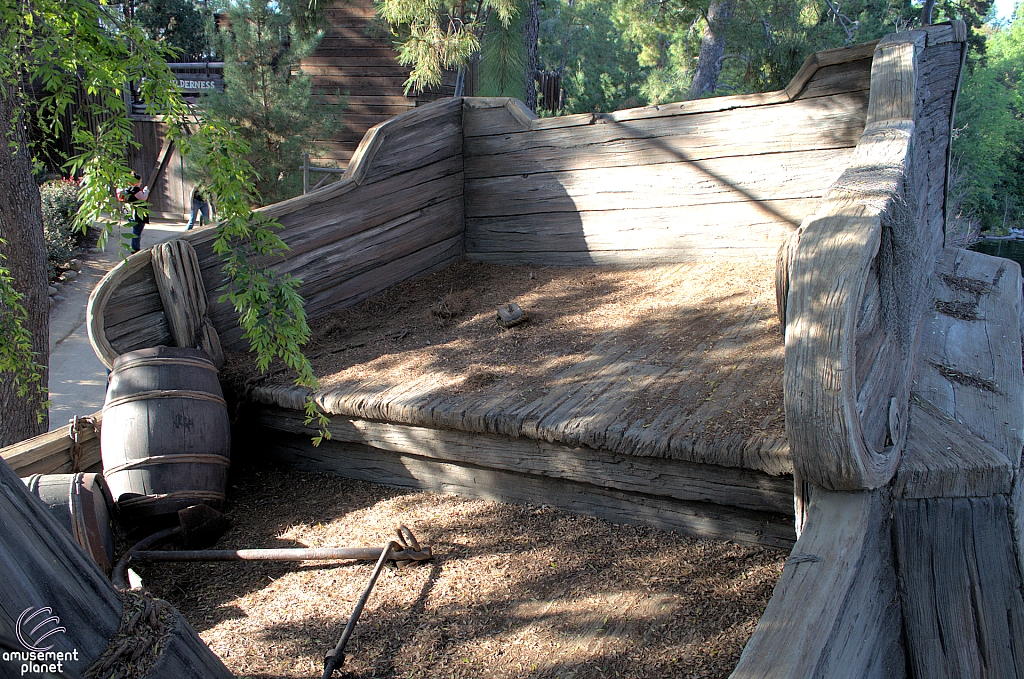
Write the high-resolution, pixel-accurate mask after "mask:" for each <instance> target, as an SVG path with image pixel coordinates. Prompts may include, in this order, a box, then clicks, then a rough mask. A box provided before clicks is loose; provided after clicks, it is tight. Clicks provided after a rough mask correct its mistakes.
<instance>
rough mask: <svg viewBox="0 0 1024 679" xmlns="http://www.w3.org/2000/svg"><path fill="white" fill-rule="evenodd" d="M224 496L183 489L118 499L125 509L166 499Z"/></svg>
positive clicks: (216, 499) (222, 498) (215, 497)
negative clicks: (174, 491)
mask: <svg viewBox="0 0 1024 679" xmlns="http://www.w3.org/2000/svg"><path fill="white" fill-rule="evenodd" d="M224 497H225V495H224V493H214V492H206V491H196V490H187V491H186V490H183V491H178V492H176V493H163V494H162V495H142V496H140V497H133V498H128V499H126V500H118V501H117V504H119V505H120V506H121V507H122V508H124V509H134V508H136V507H147V506H149V505H153V504H156V503H158V502H162V501H164V500H210V501H222V500H224Z"/></svg>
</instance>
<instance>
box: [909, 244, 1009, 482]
mask: <svg viewBox="0 0 1024 679" xmlns="http://www.w3.org/2000/svg"><path fill="white" fill-rule="evenodd" d="M1020 290H1021V273H1020V267H1019V266H1018V265H1017V263H1016V262H1012V261H1010V260H1007V259H1003V258H999V257H990V256H988V255H983V254H981V253H978V252H971V251H968V250H959V249H955V248H947V249H946V250H944V251H943V253H942V256H941V257H940V258H939V261H938V263H937V265H936V278H935V282H934V290H933V297H932V304H931V305H930V308H929V309H928V312H927V314H926V315H925V319H924V327H923V329H922V333H921V346H920V351H919V354H918V359H917V363H916V365H915V370H914V393H915V394H917V395H919V396H920V398H922V399H924V400H927V401H928V402H929V403H931V404H932V405H933V406H934V407H935V408H937V409H938V410H939V411H940V412H941V413H942V414H943V415H945V416H946V417H947V418H949V419H951V420H953V421H954V422H956V423H958V424H960V425H961V426H962V427H964V428H965V429H967V430H968V431H970V432H972V433H973V434H974V436H976V437H978V438H980V439H981V440H982V441H985V442H987V443H988V444H989V445H991V446H992V447H993V448H994V449H995V450H996V451H998V452H999V454H1000V455H1001V457H1002V459H1003V460H1004V461H1005V462H1006V463H1007V464H1008V465H1009V466H1010V469H1011V470H1012V471H1013V472H1014V473H1016V470H1017V469H1018V468H1019V465H1020V458H1021V448H1022V447H1024V374H1022V372H1021V336H1020V318H1021V316H1022V312H1024V310H1022V309H1021V293H1020ZM1002 492H1006V491H1005V490H1004V491H1002Z"/></svg>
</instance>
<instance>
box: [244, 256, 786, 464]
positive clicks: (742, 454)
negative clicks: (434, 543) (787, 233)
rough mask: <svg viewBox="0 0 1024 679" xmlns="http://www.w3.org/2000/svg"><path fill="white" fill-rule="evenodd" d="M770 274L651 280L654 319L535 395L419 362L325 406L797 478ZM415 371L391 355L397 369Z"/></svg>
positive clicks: (576, 363) (329, 389) (562, 366)
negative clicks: (474, 383)
mask: <svg viewBox="0 0 1024 679" xmlns="http://www.w3.org/2000/svg"><path fill="white" fill-rule="evenodd" d="M772 271H773V267H772V266H771V265H770V264H769V263H767V262H756V261H755V262H729V263H719V262H710V261H704V262H701V263H687V264H675V265H670V266H664V267H659V268H658V270H657V273H656V274H653V273H650V272H647V273H645V274H644V276H646V277H647V278H645V280H647V279H649V280H650V281H651V283H650V287H647V288H645V290H644V293H643V294H644V298H645V299H649V300H650V304H651V305H652V306H653V308H656V309H657V310H658V311H657V313H655V314H649V315H646V316H644V317H643V320H642V321H640V322H638V323H636V324H633V325H631V327H630V328H629V329H626V328H619V327H611V328H607V329H600V332H599V334H596V335H595V336H594V339H593V342H594V344H593V346H592V347H588V348H587V349H586V350H580V351H579V352H570V350H569V348H568V347H562V348H559V350H557V351H551V352H550V353H546V354H545V355H544V356H543V357H542V359H541V360H540V361H538V363H537V365H535V366H533V367H532V368H531V370H532V369H536V370H537V371H538V373H537V376H536V377H535V378H531V382H530V384H529V385H528V386H529V389H526V388H516V389H514V390H509V389H508V388H505V387H503V386H502V385H501V383H500V380H499V381H496V382H493V383H491V384H488V385H487V386H484V387H480V388H469V389H462V388H460V387H459V385H460V384H462V381H463V380H464V379H465V378H466V375H465V373H462V372H458V371H456V372H453V371H451V370H449V369H447V368H446V367H445V365H444V364H443V363H439V362H432V363H430V364H423V363H421V362H420V363H416V364H415V368H414V370H415V372H414V373H413V375H414V378H411V379H409V378H404V377H403V378H401V379H398V378H396V377H395V375H393V374H388V373H387V372H386V371H385V372H384V373H382V374H380V375H376V374H375V373H374V372H373V364H372V362H371V363H369V364H362V367H360V369H359V372H360V375H356V374H351V375H349V374H338V375H332V376H330V377H329V378H328V377H327V376H326V375H325V376H324V379H325V382H324V385H325V386H324V388H322V389H321V390H320V391H319V392H318V393H317V395H316V400H317V402H318V403H319V404H320V405H321V407H322V408H323V409H324V410H325V412H327V413H331V414H336V415H344V416H347V417H352V418H358V419H365V420H379V421H387V422H392V423H401V424H407V425H412V426H422V427H428V428H434V429H454V430H460V431H465V432H472V433H479V434H498V435H503V436H508V437H511V438H516V439H522V438H529V439H534V440H539V441H547V442H550V443H559V444H562V445H565V446H569V447H570V448H577V447H587V448H592V449H602V450H605V451H608V452H610V453H616V454H619V455H628V456H635V457H651V458H666V459H673V460H678V461H681V462H690V463H697V464H714V465H718V466H723V467H733V468H741V469H748V470H756V471H760V472H765V473H767V474H770V475H774V476H780V475H787V474H789V473H791V472H792V467H791V463H790V461H789V457H788V447H787V444H786V440H785V438H784V437H783V436H782V435H781V433H782V411H781V409H780V408H779V407H778V404H779V402H780V401H781V396H782V395H781V389H780V387H781V380H782V374H781V371H782V352H783V350H782V347H781V346H780V344H779V342H778V334H777V330H776V327H775V319H774V290H773V286H772V282H771V272H772ZM639 276H640V274H639V272H638V277H639ZM645 285H646V284H645ZM595 303H596V302H595ZM527 306H529V305H528V304H527ZM545 322H551V323H558V322H560V321H558V320H557V318H549V319H548V321H545ZM572 322H573V323H575V322H576V321H572ZM390 330H393V331H400V330H401V328H398V327H393V326H392V327H390ZM593 330H594V331H597V330H598V328H594V329H593ZM525 332H530V331H529V330H526V331H525ZM367 340H368V341H371V342H372V341H374V336H371V337H369V338H367ZM451 341H458V334H457V333H456V334H455V335H454V336H453V337H451ZM588 341H589V340H588ZM465 351H467V352H470V353H471V352H472V351H473V345H472V344H469V345H466V349H465ZM566 352H568V353H569V354H570V356H565V357H563V353H566ZM361 360H362V359H361ZM409 360H413V359H411V358H409V357H407V356H406V355H405V353H403V352H399V351H395V352H393V353H392V352H389V359H388V361H389V363H391V364H403V363H404V362H406V361H409ZM367 374H368V375H369V377H367ZM305 396H306V392H304V391H302V390H296V389H294V388H293V387H291V386H287V385H281V386H261V387H258V388H257V389H256V390H255V391H254V392H253V398H254V399H257V400H259V401H260V402H262V403H266V404H268V405H270V404H276V405H279V406H281V407H283V408H297V409H301V407H302V405H301V404H302V402H303V401H304V399H305ZM740 413H742V414H743V417H738V416H737V415H736V414H740Z"/></svg>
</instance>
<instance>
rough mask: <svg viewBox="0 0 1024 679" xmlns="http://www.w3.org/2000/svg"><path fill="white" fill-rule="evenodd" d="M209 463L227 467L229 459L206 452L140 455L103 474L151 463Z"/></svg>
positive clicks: (229, 464)
mask: <svg viewBox="0 0 1024 679" xmlns="http://www.w3.org/2000/svg"><path fill="white" fill-rule="evenodd" d="M193 462H195V463H199V464H209V465H214V466H217V467H225V468H228V467H230V466H231V460H229V459H228V458H226V457H224V456H223V455H215V454H206V453H188V454H185V455H154V456H153V457H141V458H139V459H138V460H128V461H127V462H124V463H122V464H119V465H117V466H116V467H111V468H109V469H106V470H104V471H103V474H104V476H110V475H111V474H116V473H117V472H123V471H125V470H126V469H138V468H139V467H150V466H153V465H165V464H191V463H193Z"/></svg>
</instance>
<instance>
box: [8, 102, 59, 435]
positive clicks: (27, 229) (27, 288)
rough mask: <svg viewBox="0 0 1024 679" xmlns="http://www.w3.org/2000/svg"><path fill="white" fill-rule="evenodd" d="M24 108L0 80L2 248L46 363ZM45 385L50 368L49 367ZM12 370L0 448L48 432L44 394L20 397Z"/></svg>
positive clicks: (38, 223) (38, 225)
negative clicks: (41, 411) (40, 414)
mask: <svg viewBox="0 0 1024 679" xmlns="http://www.w3.org/2000/svg"><path fill="white" fill-rule="evenodd" d="M21 114H22V111H21V108H20V107H19V106H18V103H17V100H16V97H15V95H14V88H13V86H12V85H11V84H10V83H0V132H2V133H3V134H2V135H0V238H2V239H3V240H4V241H6V242H5V243H0V253H2V254H3V255H4V257H5V258H6V262H5V265H6V267H7V269H8V270H9V271H10V274H11V278H12V279H13V281H14V287H15V289H16V290H17V291H18V292H20V293H21V294H22V295H23V296H24V297H23V298H22V300H21V303H22V305H23V306H24V307H25V310H26V311H27V312H28V318H27V319H25V320H26V325H27V330H28V331H29V332H31V333H32V351H33V352H35V354H36V361H37V362H38V363H40V364H41V365H43V366H46V365H47V364H48V363H49V354H50V346H49V343H50V338H49V327H50V326H49V321H50V318H49V317H50V302H49V298H48V296H47V294H46V291H47V279H46V243H45V241H44V240H43V216H42V210H41V207H40V204H39V189H38V188H37V187H36V184H35V181H33V178H32V158H31V155H30V154H29V151H28V148H27V145H26V138H25V137H26V131H25V126H24V124H23V120H22V119H21V118H22V115H21ZM42 379H43V384H44V385H45V384H46V379H47V372H46V371H45V370H44V372H43V375H42ZM12 382H13V380H12V379H11V376H10V375H0V447H2V446H7V445H10V444H12V443H16V442H18V441H21V440H23V439H26V438H29V437H31V436H35V435H36V434H41V433H43V432H45V431H46V430H47V428H48V426H47V418H46V417H44V418H43V421H42V422H38V421H37V414H38V412H39V405H40V398H39V394H38V392H37V391H36V390H34V389H30V391H29V394H28V395H27V396H22V397H19V396H18V395H17V393H16V392H15V389H14V386H13V385H12Z"/></svg>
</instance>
